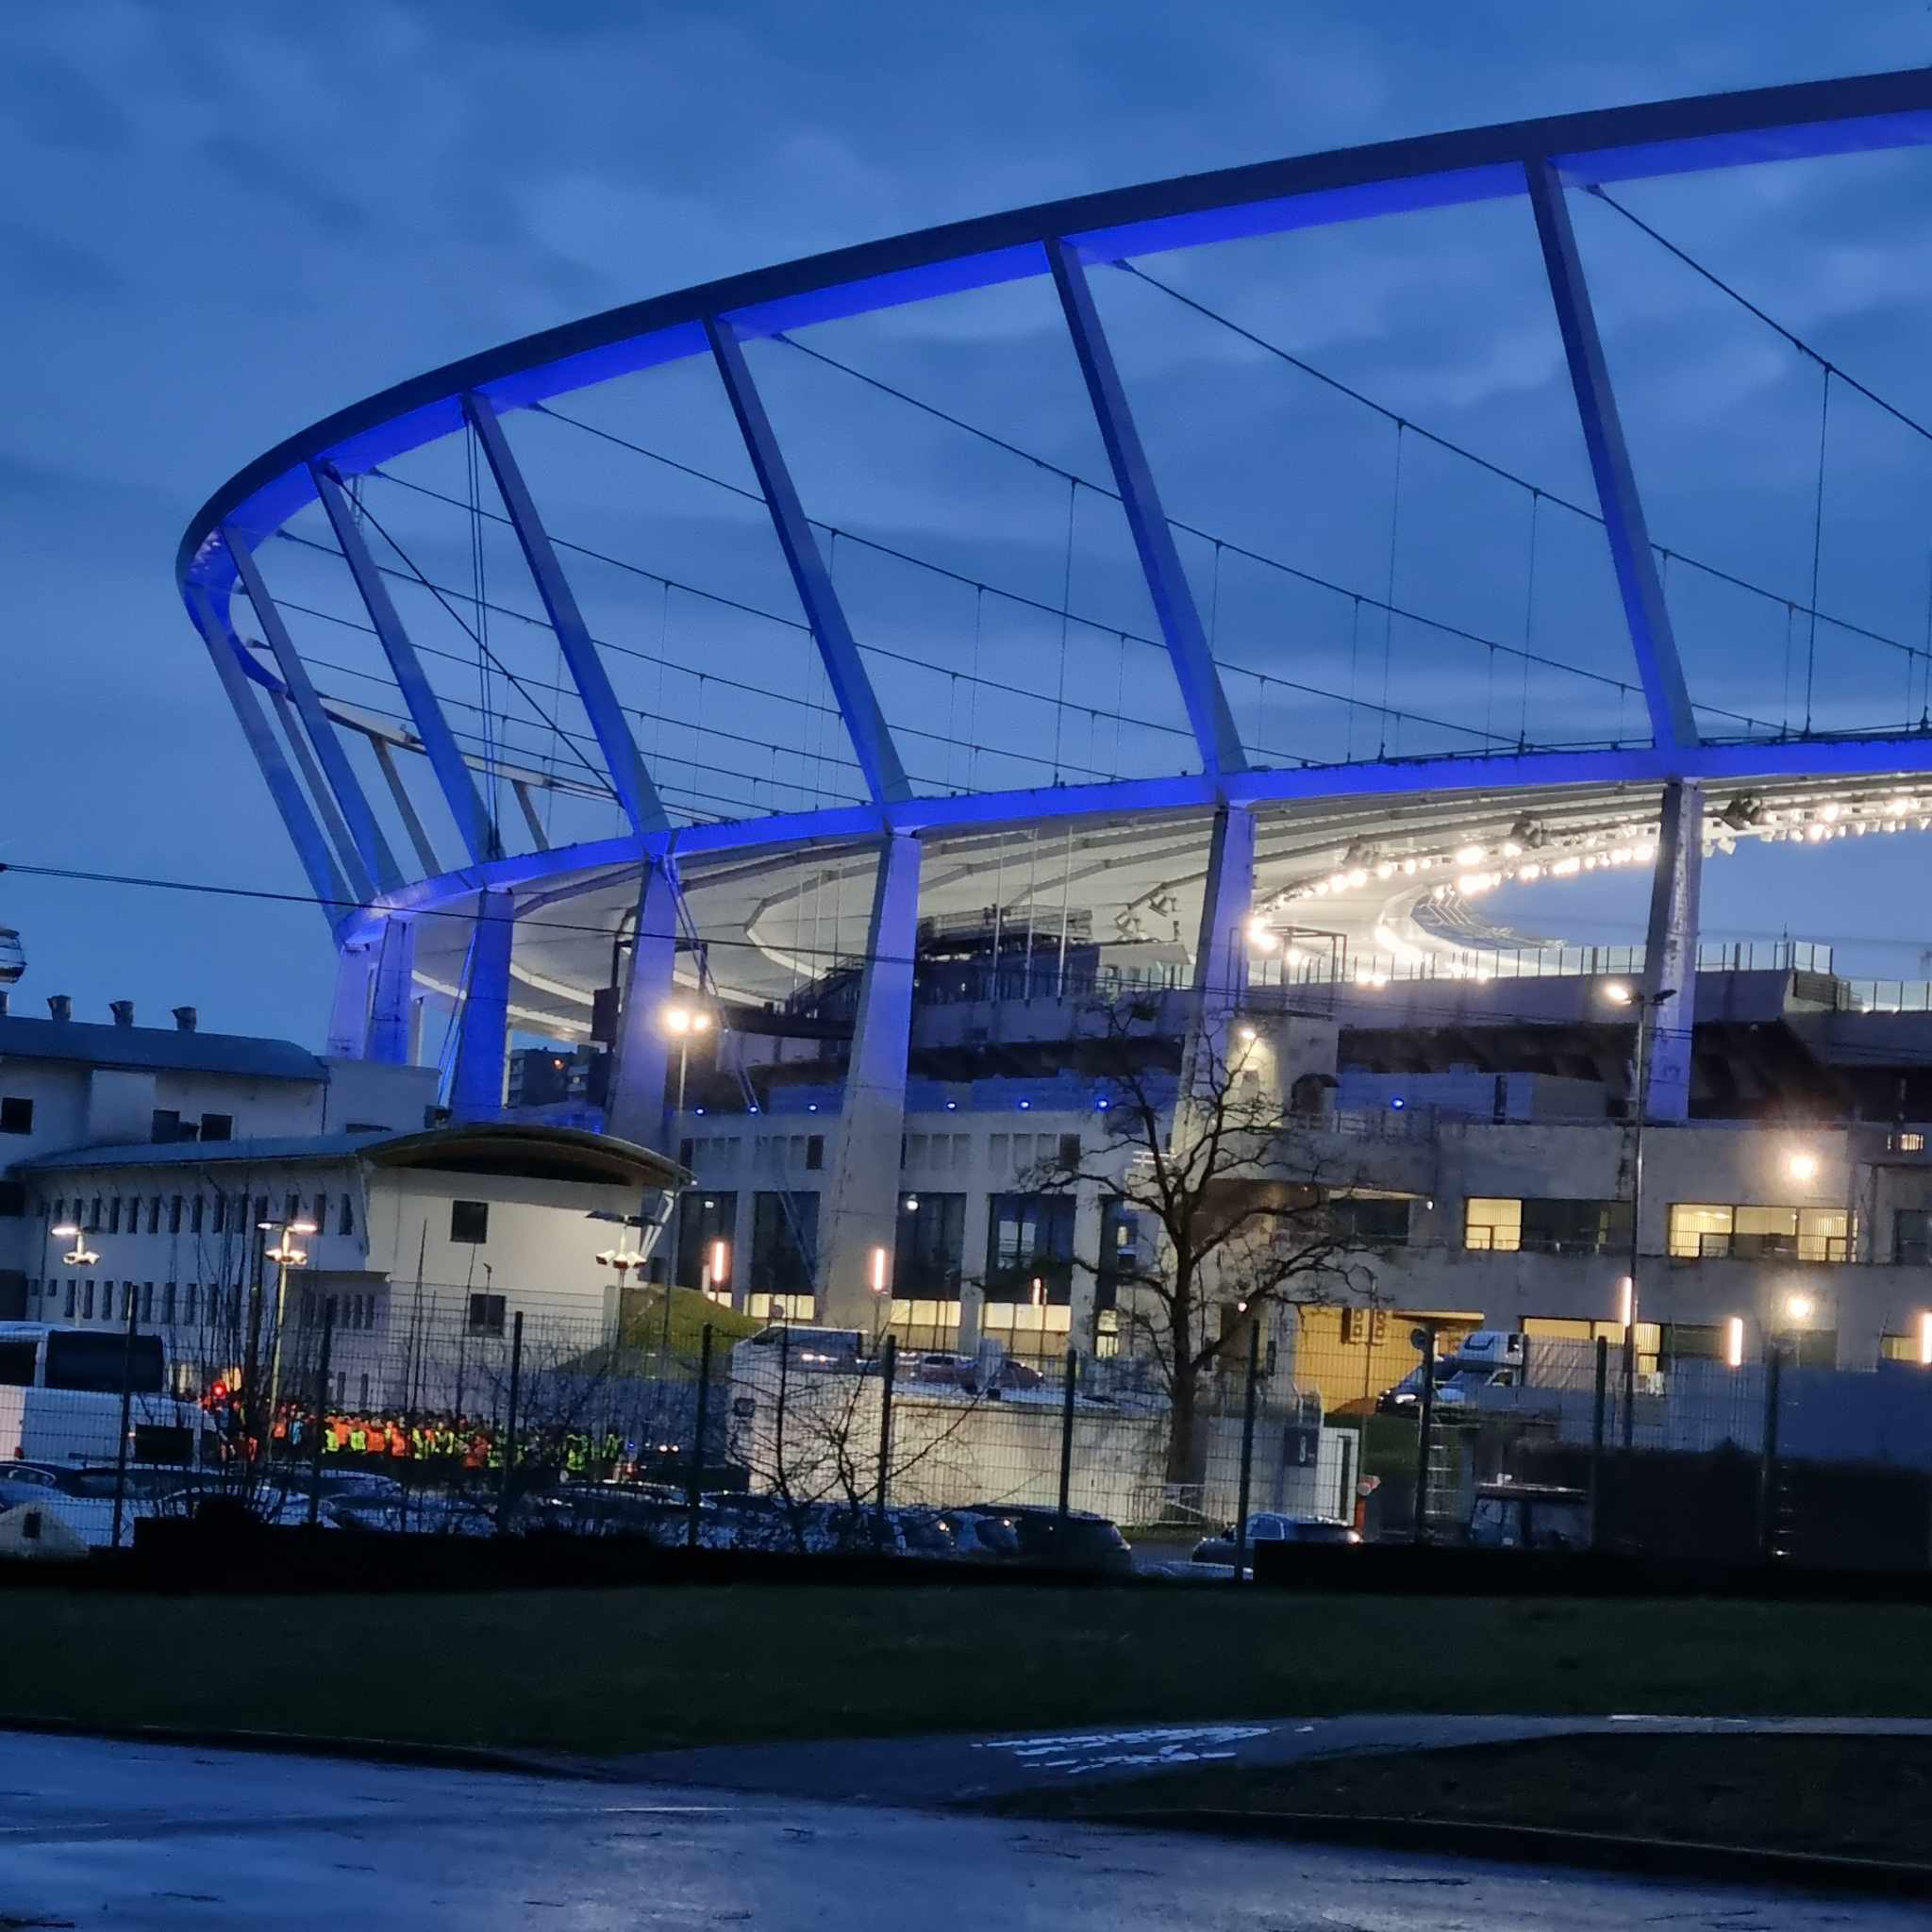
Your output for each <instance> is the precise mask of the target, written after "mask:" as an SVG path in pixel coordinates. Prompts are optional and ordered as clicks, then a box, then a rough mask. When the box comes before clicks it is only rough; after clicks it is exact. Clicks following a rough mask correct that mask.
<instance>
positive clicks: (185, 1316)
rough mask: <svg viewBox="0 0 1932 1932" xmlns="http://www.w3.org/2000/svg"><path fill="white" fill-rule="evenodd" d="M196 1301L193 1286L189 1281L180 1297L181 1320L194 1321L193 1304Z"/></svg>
mask: <svg viewBox="0 0 1932 1932" xmlns="http://www.w3.org/2000/svg"><path fill="white" fill-rule="evenodd" d="M196 1299H197V1297H196V1294H195V1284H194V1283H193V1282H192V1281H191V1282H190V1283H189V1284H188V1287H187V1289H186V1291H184V1292H183V1294H182V1296H181V1319H182V1320H183V1321H184V1322H192V1321H193V1320H194V1304H195V1301H196Z"/></svg>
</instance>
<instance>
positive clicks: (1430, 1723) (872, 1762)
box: [605, 1714, 1932, 1805]
mask: <svg viewBox="0 0 1932 1932" xmlns="http://www.w3.org/2000/svg"><path fill="white" fill-rule="evenodd" d="M1636 1730H1647V1731H1661V1732H1691V1733H1700V1732H1701V1733H1705V1734H1712V1733H1725V1732H1733V1733H1748V1732H1757V1733H1780V1732H1781V1733H1785V1734H1787V1735H1789V1734H1792V1733H1818V1732H1833V1733H1846V1732H1850V1733H1859V1734H1863V1735H1866V1736H1874V1737H1875V1736H1891V1737H1915V1738H1932V1719H1926V1718H1900V1719H1868V1718H1736V1719H1734V1718H1699V1717H1646V1716H1637V1715H1631V1716H1625V1717H1431V1716H1414V1715H1404V1714H1395V1715H1391V1716H1374V1717H1338V1718H1254V1719H1230V1720H1227V1721H1225V1722H1224V1723H1220V1724H1141V1725H1135V1724H1114V1725H1108V1726H1107V1727H1105V1728H1094V1729H1091V1730H1075V1731H1040V1732H1011V1733H1005V1734H988V1735H987V1736H985V1737H978V1738H972V1737H939V1738H891V1739H858V1740H847V1741H842V1742H841V1741H838V1740H834V1741H831V1742H827V1743H817V1744H733V1745H716V1746H711V1747H708V1748H707V1749H704V1750H699V1751H653V1752H646V1753H643V1754H641V1755H638V1756H634V1757H621V1758H617V1759H613V1760H605V1765H606V1767H607V1769H608V1772H610V1773H613V1774H616V1775H619V1776H622V1777H625V1778H629V1779H634V1780H638V1781H641V1782H651V1783H662V1784H678V1785H692V1786H702V1787H706V1788H708V1789H711V1790H726V1791H738V1792H747V1793H749V1792H771V1793H779V1794H783V1795H786V1796H790V1797H801V1798H831V1799H849V1800H862V1801H865V1802H869V1803H874V1804H887V1805H949V1804H970V1803H972V1802H974V1800H977V1799H982V1798H992V1797H998V1796H1002V1795H1004V1794H1007V1793H1009V1792H1015V1791H1024V1790H1038V1789H1040V1788H1041V1787H1043V1786H1052V1785H1058V1784H1065V1783H1068V1782H1071V1781H1077V1782H1079V1783H1082V1784H1093V1783H1101V1782H1106V1781H1109V1780H1113V1779H1123V1778H1134V1777H1143V1776H1145V1775H1146V1774H1147V1773H1149V1772H1150V1771H1160V1770H1164V1769H1168V1768H1171V1767H1173V1768H1178V1767H1181V1766H1185V1765H1190V1764H1206V1763H1219V1764H1228V1763H1233V1764H1241V1765H1264V1764H1291V1763H1295V1762H1297V1761H1299V1760H1301V1759H1303V1758H1308V1757H1337V1756H1341V1755H1342V1754H1344V1753H1348V1752H1355V1751H1413V1750H1432V1749H1441V1748H1444V1747H1447V1746H1451V1745H1457V1744H1496V1743H1507V1742H1511V1741H1513V1740H1518V1739H1524V1738H1551V1737H1561V1736H1566V1735H1578V1734H1590V1733H1603V1732H1617V1731H1636Z"/></svg>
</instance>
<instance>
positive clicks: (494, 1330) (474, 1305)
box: [470, 1294, 505, 1335]
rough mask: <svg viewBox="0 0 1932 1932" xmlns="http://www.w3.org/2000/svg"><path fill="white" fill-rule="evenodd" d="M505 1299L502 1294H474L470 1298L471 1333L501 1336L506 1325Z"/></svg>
mask: <svg viewBox="0 0 1932 1932" xmlns="http://www.w3.org/2000/svg"><path fill="white" fill-rule="evenodd" d="M504 1313H505V1308H504V1297H503V1296H502V1295H500V1294H473V1295H472V1296H471V1297H470V1333H471V1334H472V1335H501V1334H502V1333H503V1324H504Z"/></svg>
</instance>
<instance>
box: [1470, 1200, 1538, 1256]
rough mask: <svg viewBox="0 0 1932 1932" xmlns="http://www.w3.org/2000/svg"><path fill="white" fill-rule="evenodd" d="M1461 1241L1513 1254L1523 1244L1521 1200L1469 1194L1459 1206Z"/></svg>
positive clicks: (1476, 1246) (1473, 1245) (1472, 1246)
mask: <svg viewBox="0 0 1932 1932" xmlns="http://www.w3.org/2000/svg"><path fill="white" fill-rule="evenodd" d="M1462 1245H1463V1246H1464V1247H1465V1248H1493V1249H1494V1250H1496V1252H1497V1253H1499V1254H1507V1255H1513V1254H1514V1253H1515V1252H1516V1251H1517V1249H1518V1248H1520V1247H1521V1246H1522V1245H1523V1203H1522V1202H1521V1201H1505V1200H1500V1199H1497V1198H1496V1197H1495V1196H1493V1195H1489V1194H1472V1195H1470V1197H1469V1199H1468V1200H1467V1201H1465V1202H1464V1203H1463V1207H1462Z"/></svg>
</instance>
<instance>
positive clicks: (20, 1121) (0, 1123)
mask: <svg viewBox="0 0 1932 1932" xmlns="http://www.w3.org/2000/svg"><path fill="white" fill-rule="evenodd" d="M33 1130H34V1104H33V1102H32V1101H31V1100H28V1099H26V1098H25V1097H24V1096H23V1095H21V1094H18V1093H8V1094H7V1095H6V1096H5V1097H4V1098H0V1134H31V1133H32V1132H33Z"/></svg>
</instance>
